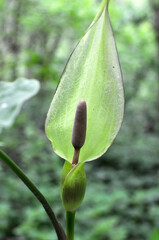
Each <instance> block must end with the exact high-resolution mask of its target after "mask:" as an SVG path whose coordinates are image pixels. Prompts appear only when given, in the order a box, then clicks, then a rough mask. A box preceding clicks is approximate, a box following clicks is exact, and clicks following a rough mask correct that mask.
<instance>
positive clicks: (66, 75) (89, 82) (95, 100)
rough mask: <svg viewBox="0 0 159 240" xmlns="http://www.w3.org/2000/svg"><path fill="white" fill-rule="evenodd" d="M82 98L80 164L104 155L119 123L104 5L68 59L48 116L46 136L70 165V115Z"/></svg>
mask: <svg viewBox="0 0 159 240" xmlns="http://www.w3.org/2000/svg"><path fill="white" fill-rule="evenodd" d="M81 99H83V100H85V101H86V103H87V132H86V141H85V144H84V146H83V147H82V149H81V151H80V155H79V162H82V161H89V160H93V159H96V158H98V157H99V156H101V155H102V154H104V152H106V150H107V149H108V147H109V146H110V145H111V143H112V141H113V140H114V138H115V137H116V135H117V133H118V131H119V129H120V126H121V123H122V119H123V112H124V96H123V84H122V75H121V69H120V64H119V59H118V54H117V49H116V45H115V40H114V36H113V32H112V28H111V24H110V20H109V14H108V1H106V0H104V1H103V2H102V5H101V8H100V10H99V12H98V13H97V16H96V17H95V19H94V21H93V22H92V24H91V25H90V27H89V28H88V30H87V32H86V34H85V35H84V36H83V38H82V39H81V40H80V41H79V43H78V44H77V46H76V48H75V50H74V51H73V53H72V55H71V57H70V58H69V61H68V63H67V65H66V67H65V70H64V72H63V74H62V77H61V80H60V83H59V85H58V88H57V90H56V93H55V96H54V98H53V101H52V103H51V106H50V109H49V112H48V115H47V120H46V134H47V136H48V138H49V139H50V140H51V142H52V144H53V148H54V151H55V152H56V153H57V154H58V155H59V156H61V157H62V158H64V159H66V160H68V161H69V162H72V158H73V152H74V148H73V146H72V144H71V137H72V129H73V123H74V116H75V111H76V107H77V104H78V102H79V101H80V100H81Z"/></svg>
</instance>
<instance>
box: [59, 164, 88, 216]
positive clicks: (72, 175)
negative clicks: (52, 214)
mask: <svg viewBox="0 0 159 240" xmlns="http://www.w3.org/2000/svg"><path fill="white" fill-rule="evenodd" d="M69 164H70V163H68V162H67V161H66V162H65V164H64V168H63V171H62V176H61V198H62V202H63V206H64V208H65V209H66V211H70V212H73V211H76V209H77V208H78V207H79V206H80V205H81V203H82V201H83V198H84V195H85V190H86V174H85V170H84V164H85V163H79V164H78V165H76V166H74V167H72V169H71V170H70V171H69V168H71V166H70V165H71V164H70V165H69ZM64 176H65V177H64Z"/></svg>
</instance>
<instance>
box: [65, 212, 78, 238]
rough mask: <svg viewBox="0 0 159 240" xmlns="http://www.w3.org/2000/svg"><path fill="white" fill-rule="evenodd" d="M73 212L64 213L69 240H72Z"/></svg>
mask: <svg viewBox="0 0 159 240" xmlns="http://www.w3.org/2000/svg"><path fill="white" fill-rule="evenodd" d="M75 213H76V212H75V211H74V212H69V211H66V232H67V237H68V239H69V240H74V223H75Z"/></svg>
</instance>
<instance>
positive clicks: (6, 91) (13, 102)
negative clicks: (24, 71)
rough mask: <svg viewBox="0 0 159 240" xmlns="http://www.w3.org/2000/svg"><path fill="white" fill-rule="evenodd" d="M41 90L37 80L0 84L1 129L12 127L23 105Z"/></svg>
mask: <svg viewBox="0 0 159 240" xmlns="http://www.w3.org/2000/svg"><path fill="white" fill-rule="evenodd" d="M39 88H40V84H39V82H38V81H37V80H34V79H31V80H28V79H25V78H19V79H17V80H16V81H14V82H0V128H4V127H10V126H11V125H12V124H13V122H14V120H15V118H16V117H17V115H18V113H19V112H20V109H21V107H22V104H23V103H24V102H25V101H26V100H28V99H29V98H31V97H32V96H34V95H35V94H36V93H37V92H38V91H39Z"/></svg>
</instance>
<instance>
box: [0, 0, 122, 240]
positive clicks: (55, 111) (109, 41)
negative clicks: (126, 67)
mask: <svg viewBox="0 0 159 240" xmlns="http://www.w3.org/2000/svg"><path fill="white" fill-rule="evenodd" d="M108 3H109V1H108V0H103V1H102V3H101V7H100V9H99V11H98V13H97V15H96V17H95V19H94V20H93V22H92V24H91V25H90V27H89V28H88V30H87V31H86V33H85V35H84V36H83V38H82V39H81V40H80V41H79V43H78V44H77V46H76V48H75V49H74V51H73V53H72V54H71V57H70V58H69V61H68V63H67V64H66V67H65V69H64V72H63V74H62V77H61V79H60V83H59V85H58V88H57V90H56V93H55V96H54V98H53V101H52V103H51V106H50V108H49V111H48V114H47V119H46V126H45V129H46V134H47V137H48V138H49V140H50V141H51V142H52V145H53V149H54V151H55V153H56V154H57V155H59V156H60V157H61V158H63V159H64V160H65V162H64V166H63V170H62V175H61V199H62V203H63V206H64V208H65V210H66V226H67V236H66V234H65V232H64V230H63V228H62V227H61V225H60V224H59V222H58V221H57V219H56V217H55V215H54V212H53V210H52V208H51V207H50V205H49V204H48V202H47V200H46V199H45V197H44V196H43V195H42V193H40V191H39V190H38V189H37V188H36V186H35V185H34V184H33V183H32V182H31V181H30V179H28V178H27V176H26V175H25V174H24V173H23V172H22V171H21V170H20V169H19V167H18V166H17V165H15V164H14V163H13V162H12V160H11V159H10V158H9V157H8V156H7V155H6V154H5V153H3V152H2V151H0V158H1V159H2V160H3V161H4V162H5V163H6V164H7V165H8V166H9V167H10V168H11V169H12V170H13V171H14V172H15V173H16V174H17V175H18V176H19V178H20V179H21V180H22V181H23V182H24V183H25V184H26V186H27V187H28V188H29V189H30V190H31V191H32V193H33V194H34V195H35V196H36V198H37V199H38V200H39V201H40V202H41V204H42V205H43V207H44V209H45V211H46V213H47V214H48V216H49V218H50V220H51V222H52V224H53V226H54V227H55V230H56V233H57V236H58V239H60V240H66V239H68V240H74V220H75V212H76V210H77V208H78V207H79V206H80V204H81V203H82V201H83V198H84V194H85V189H86V174H85V169H84V165H85V163H86V162H88V161H92V160H95V159H97V158H99V157H100V156H101V155H102V154H104V153H105V152H106V150H107V149H108V148H109V147H110V145H111V144H112V142H113V140H114V139H115V137H116V135H117V133H118V131H119V129H120V127H121V123H122V119H123V112H124V94H123V84H122V75H121V69H120V64H119V59H118V54H117V49H116V45H115V40H114V36H113V32H112V28H111V23H110V19H109V13H108Z"/></svg>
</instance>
